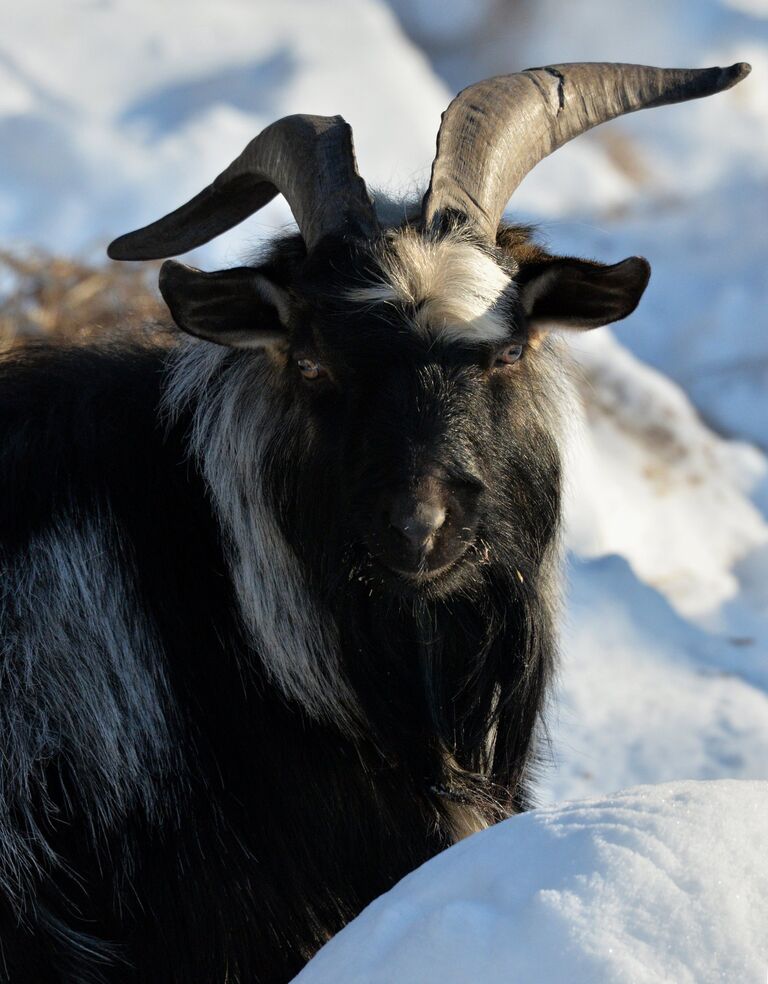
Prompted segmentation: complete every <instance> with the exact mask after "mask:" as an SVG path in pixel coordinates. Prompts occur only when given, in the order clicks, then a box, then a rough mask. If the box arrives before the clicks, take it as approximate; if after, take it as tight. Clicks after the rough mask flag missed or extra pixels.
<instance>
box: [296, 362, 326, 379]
mask: <svg viewBox="0 0 768 984" xmlns="http://www.w3.org/2000/svg"><path fill="white" fill-rule="evenodd" d="M296 365H297V366H298V367H299V372H300V373H301V375H302V376H303V377H304V378H305V379H320V378H321V376H327V375H328V374H327V372H326V371H325V369H324V368H323V366H321V365H320V363H319V362H315V360H314V359H297V361H296Z"/></svg>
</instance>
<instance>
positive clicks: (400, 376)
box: [284, 232, 558, 596]
mask: <svg viewBox="0 0 768 984" xmlns="http://www.w3.org/2000/svg"><path fill="white" fill-rule="evenodd" d="M364 267H365V269H361V266H360V264H359V263H358V264H357V273H356V275H355V276H354V277H352V278H350V279H349V281H348V282H347V283H346V284H342V285H339V288H338V289H337V292H336V294H335V296H334V297H332V298H328V297H327V295H326V297H325V298H324V299H323V300H322V301H320V303H317V302H316V303H315V304H314V305H309V304H308V305H307V306H306V308H305V310H304V312H303V315H302V313H299V314H298V316H297V324H296V329H295V331H294V333H293V338H292V341H291V346H290V350H289V352H288V353H287V358H286V362H285V366H284V371H285V372H286V373H287V374H288V375H292V376H293V385H295V387H296V390H297V392H296V397H297V399H299V400H301V401H302V404H303V407H304V408H305V409H304V412H305V414H306V416H307V418H308V419H309V420H311V426H310V428H309V429H308V430H309V433H310V434H311V443H312V446H313V449H312V457H313V458H314V460H315V463H316V469H322V468H323V467H324V464H323V463H325V467H327V468H328V469H330V475H332V476H333V478H332V483H331V485H330V487H329V492H330V493H331V494H332V495H334V499H335V503H334V506H335V512H336V515H337V516H339V515H346V516H347V517H348V523H347V524H346V528H345V529H344V530H343V537H342V538H341V540H340V542H339V548H340V549H339V553H340V559H341V563H342V567H343V568H344V571H343V573H344V574H346V575H348V576H352V577H358V578H361V579H362V581H363V583H364V584H365V585H368V586H369V587H370V588H371V589H372V590H377V591H378V590H385V591H394V592H396V593H399V594H413V593H415V592H416V593H424V594H429V595H431V596H434V595H437V594H443V593H445V592H447V591H450V590H453V589H456V588H457V587H459V586H460V585H462V584H463V583H464V582H465V581H466V579H467V578H469V577H472V576H474V575H475V573H476V570H477V567H478V566H479V565H483V564H487V563H489V562H490V561H491V557H492V554H493V553H494V551H496V550H497V549H500V548H501V544H500V543H499V542H498V541H499V539H500V535H501V534H503V538H504V540H505V541H507V542H505V545H504V548H505V551H506V550H508V548H509V545H510V544H509V542H508V541H509V539H510V536H512V537H513V538H514V529H515V526H516V522H515V519H517V521H518V522H519V523H521V524H522V525H523V526H524V528H525V531H526V536H529V535H530V533H531V517H528V516H522V515H520V513H521V503H520V499H521V498H522V499H525V498H526V497H527V496H526V493H525V492H523V493H522V494H521V491H520V489H521V486H523V487H527V488H528V489H531V488H533V487H534V486H536V485H537V486H538V487H539V488H540V489H541V488H542V487H544V488H546V490H547V491H546V495H545V498H546V501H545V502H544V503H542V505H543V510H542V512H543V513H545V514H546V518H544V516H542V517H541V518H540V519H539V520H538V521H537V520H536V519H534V520H533V522H534V523H536V525H538V526H541V525H542V520H543V521H544V523H547V522H549V523H550V524H551V523H552V522H553V521H554V516H555V514H556V509H555V508H554V506H555V503H556V500H557V492H558V487H557V455H556V451H555V446H554V442H553V441H552V440H551V438H550V435H549V428H548V427H547V424H546V422H545V418H546V417H547V414H546V412H545V413H542V412H540V411H541V407H540V401H541V400H542V399H543V400H544V401H546V399H547V396H546V393H542V391H541V390H542V386H541V372H540V370H539V369H538V367H537V364H536V363H537V361H539V362H540V361H541V358H540V356H539V355H538V354H537V353H535V352H534V350H533V348H532V346H531V339H530V338H529V332H528V326H527V323H526V319H525V317H524V314H523V311H522V307H521V303H520V300H519V298H518V296H517V290H516V286H515V284H514V281H513V280H512V278H511V277H510V276H509V274H508V273H507V272H506V271H505V270H503V269H502V267H501V266H499V265H498V264H497V263H496V262H495V261H494V259H493V258H491V257H490V256H489V255H487V254H485V253H483V252H482V251H480V250H478V249H476V248H475V247H474V246H472V245H470V244H468V243H467V242H466V241H462V240H461V238H460V237H457V236H454V237H449V238H447V239H442V240H440V241H437V242H435V241H427V240H425V239H423V238H421V237H420V236H417V235H416V234H414V233H411V232H405V233H399V234H397V235H394V236H393V237H391V238H390V239H389V240H388V241H386V242H385V243H384V244H383V245H382V246H381V247H380V249H379V250H378V251H377V253H376V254H374V256H370V255H369V256H368V257H366V258H365V264H364ZM345 269H347V270H349V269H350V264H349V263H347V264H345ZM534 431H535V436H534V433H533V432H534ZM313 470H315V469H313ZM532 472H535V473H536V474H532ZM340 505H341V506H342V508H341V509H340V508H339V506H340ZM542 532H544V531H543V530H542ZM548 539H549V537H548V536H545V537H543V538H542V542H544V541H546V540H548ZM519 546H520V552H521V555H522V554H524V553H525V551H524V549H523V544H522V543H521V544H519ZM505 559H506V558H505Z"/></svg>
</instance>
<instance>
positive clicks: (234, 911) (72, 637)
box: [0, 64, 748, 984]
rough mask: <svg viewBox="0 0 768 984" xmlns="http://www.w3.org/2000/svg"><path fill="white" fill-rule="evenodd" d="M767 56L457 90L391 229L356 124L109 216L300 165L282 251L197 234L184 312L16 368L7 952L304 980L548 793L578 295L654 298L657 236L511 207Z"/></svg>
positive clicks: (167, 223) (308, 131)
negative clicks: (541, 769)
mask: <svg viewBox="0 0 768 984" xmlns="http://www.w3.org/2000/svg"><path fill="white" fill-rule="evenodd" d="M747 71H748V66H744V65H735V66H733V67H731V68H729V69H706V70H700V71H696V70H690V71H689V70H671V69H670V70H662V69H652V68H647V67H640V66H624V65H610V64H605V65H603V64H595V65H578V64H577V65H560V66H554V67H549V68H546V69H535V70H529V71H527V72H522V73H519V74H515V75H510V76H504V77H500V78H496V79H491V80H489V81H486V82H482V83H478V84H477V85H474V86H471V87H470V88H469V89H467V90H465V91H464V92H462V93H460V94H459V96H457V97H456V99H455V100H454V101H453V102H452V103H451V105H450V106H449V108H448V110H447V111H446V113H445V114H444V116H443V121H442V124H441V127H440V130H439V134H438V142H437V155H436V158H435V161H434V164H433V168H432V175H431V181H430V185H429V189H428V191H427V193H426V196H425V198H424V200H423V203H422V206H421V208H420V209H415V210H411V211H410V212H408V214H407V215H406V216H405V217H403V218H401V219H400V220H399V221H398V222H396V223H394V224H389V225H388V224H387V223H386V222H384V221H383V220H382V219H381V218H380V216H379V215H378V214H377V211H376V209H375V207H374V205H373V204H372V202H371V199H370V198H369V196H368V193H367V191H366V188H365V185H364V183H363V181H362V179H361V178H360V177H359V175H358V173H357V170H356V166H355V160H354V153H353V147H352V140H351V131H350V128H349V127H348V126H347V124H346V123H345V122H344V121H343V120H342V119H341V118H340V117H333V118H322V117H312V116H292V117H287V118H285V119H282V120H279V121H278V122H276V123H274V124H272V125H271V126H269V127H267V129H265V130H264V131H263V132H262V133H261V134H260V135H259V136H257V137H256V138H255V139H254V140H253V141H252V142H251V143H250V144H249V145H248V147H247V148H246V149H245V151H244V152H243V153H242V155H241V156H240V157H239V158H237V160H235V161H234V163H233V164H231V165H230V166H229V167H228V168H227V169H226V170H225V171H224V172H223V173H222V174H221V175H220V176H219V177H218V178H216V180H215V181H214V182H213V183H212V184H211V185H210V186H209V187H207V188H206V189H204V190H203V191H202V192H201V193H200V194H199V195H197V196H196V197H195V198H193V199H192V200H191V201H190V202H188V203H187V204H186V205H183V206H182V207H181V208H179V209H177V210H176V211H175V212H172V213H170V214H169V215H167V216H166V217H165V218H162V219H160V220H159V221H157V222H155V223H153V224H152V225H150V226H147V227H146V228H144V229H141V230H138V231H137V232H134V233H130V234H128V235H126V236H123V237H121V238H120V239H118V240H116V241H115V242H114V243H113V244H112V246H111V247H110V255H111V256H112V257H114V258H117V259H134V260H136V259H150V258H161V257H169V256H175V255H178V254H181V253H184V252H186V251H188V250H190V249H192V248H193V247H196V246H199V245H201V244H202V243H204V242H206V241H208V240H210V239H211V238H212V237H214V236H216V235H218V234H219V233H221V232H223V231H224V230H226V229H228V228H230V227H231V226H233V225H235V224H236V223H238V222H240V221H241V220H243V219H244V218H246V217H247V216H248V215H250V214H251V213H253V212H254V211H255V210H257V209H259V208H261V206H263V205H264V204H265V203H266V202H267V201H269V200H270V199H271V198H272V197H274V196H275V195H276V194H278V193H282V194H283V195H284V196H285V197H286V198H287V200H288V203H289V204H290V206H291V209H292V211H293V214H294V216H295V218H296V220H297V224H298V228H299V235H292V236H288V237H286V238H284V239H281V240H278V241H276V242H274V243H273V244H272V245H271V247H270V248H269V250H268V252H267V253H266V255H265V256H264V258H263V260H262V262H260V263H257V264H255V265H251V266H245V267H241V268H237V269H231V270H225V271H220V272H213V273H203V272H200V271H198V270H194V269H192V268H190V267H185V266H183V265H181V264H179V263H177V262H175V261H173V260H168V261H167V262H166V263H165V264H164V265H163V268H162V271H161V277H160V288H161V292H162V294H163V296H164V298H165V300H166V302H167V304H168V307H169V309H170V311H171V314H172V316H173V319H174V321H175V323H176V325H177V326H178V328H179V329H180V330H181V332H183V333H186V334H187V335H190V336H195V337H193V338H191V339H187V340H185V341H184V342H179V344H177V345H175V346H173V347H172V348H171V349H170V350H168V348H167V347H163V348H160V347H156V348H153V347H152V346H151V345H148V344H146V343H144V344H142V345H133V346H131V345H130V344H126V345H121V346H117V347H116V346H114V345H102V346H98V345H92V346H90V347H83V348H72V349H59V348H54V347H49V348H45V347H28V348H24V349H19V350H18V351H17V352H15V353H14V354H13V355H10V356H8V357H6V359H5V360H4V361H3V363H2V364H1V365H0V427H1V429H2V442H1V447H2V450H1V451H0V455H1V460H2V469H1V471H0V485H1V488H2V492H1V493H0V495H1V497H2V498H1V501H2V508H1V509H0V561H1V563H2V570H3V579H2V587H1V592H2V594H1V596H0V639H1V640H2V642H1V645H2V664H1V670H0V672H1V673H2V705H1V706H0V734H1V735H2V750H3V754H2V758H0V797H1V800H0V802H1V803H2V807H1V812H0V976H2V979H3V980H5V981H8V982H13V984H17V982H24V984H30V982H36V984H53V982H57V984H58V982H99V981H102V982H126V984H127V982H139V981H141V982H152V984H163V982H183V984H195V982H205V984H214V982H221V984H223V982H225V981H228V982H238V981H239V982H246V981H247V982H259V981H261V982H280V981H287V980H288V979H290V978H291V977H292V976H293V975H294V974H295V973H297V972H298V971H299V970H300V968H301V967H302V965H303V964H304V963H305V961H306V960H307V959H309V958H310V957H311V956H312V954H313V953H314V952H315V951H316V950H317V948H318V947H319V946H321V945H322V944H323V942H325V941H326V940H327V939H328V938H329V937H330V936H332V935H333V934H334V933H336V932H337V931H338V930H339V929H340V928H341V927H342V926H343V925H344V924H345V923H346V922H347V921H348V920H350V919H351V918H352V917H354V916H355V915H356V914H357V913H358V912H359V911H360V910H361V909H362V908H363V907H364V906H365V905H366V904H367V903H368V902H369V901H371V900H372V899H373V898H375V897H376V896H378V895H379V894H381V893H382V892H384V891H386V890H387V889H388V888H389V887H390V886H392V885H393V884H394V883H395V882H396V881H397V880H398V879H399V878H401V877H402V876H403V875H405V874H406V873H407V872H409V871H411V870H412V869H414V868H415V867H416V866H417V865H419V864H421V863H422V862H424V861H426V860H427V859H428V858H430V857H431V856H433V855H434V854H436V853H437V852H439V851H441V850H443V849H444V848H446V847H447V846H449V845H450V844H452V843H454V842H455V841H456V840H457V839H459V838H460V837H462V836H464V835H466V834H468V833H470V832H472V831H473V830H477V829H479V828H481V827H483V826H486V825H488V824H490V823H493V822H495V821H496V820H498V819H500V818H502V817H504V816H507V815H509V814H511V813H514V812H516V811H520V810H524V809H526V807H528V805H529V804H530V802H531V796H532V792H531V782H532V775H533V772H534V770H535V765H536V749H537V737H538V736H539V734H540V728H541V720H542V713H543V710H544V708H545V702H546V698H547V693H548V682H549V681H550V679H551V677H552V673H553V669H554V666H555V658H556V639H555V622H556V611H557V598H558V587H557V580H558V528H559V521H560V486H561V452H560V442H561V439H562V434H563V430H564V427H565V426H566V424H567V418H568V416H569V413H570V411H569V404H568V389H567V385H566V384H565V383H564V382H563V376H564V374H563V364H564V362H563V359H564V356H563V353H562V351H561V350H560V349H559V347H558V344H557V341H556V339H555V337H554V335H552V334H551V333H550V330H549V329H550V327H551V325H552V324H553V323H556V324H558V325H561V326H566V327H570V328H575V329H585V328H594V327H596V326H598V325H603V324H607V323H609V322H612V321H616V320H618V319H620V318H624V317H625V316H626V315H628V314H629V313H630V312H631V311H632V310H633V309H634V308H635V306H636V305H637V303H638V301H639V300H640V297H641V295H642V293H643V291H644V289H645V286H646V283H647V281H648V277H649V266H648V264H647V262H646V261H645V260H643V259H641V258H638V257H630V258H629V259H626V260H624V261H622V262H620V263H616V264H613V265H608V266H607V265H603V264H601V263H597V262H592V261H587V260H581V259H576V258H571V257H556V256H552V255H550V254H549V253H547V252H546V251H545V250H544V249H543V248H541V247H540V246H538V245H536V244H535V242H534V241H533V238H532V235H531V232H530V230H528V229H526V228H523V227H520V226H507V225H504V224H502V223H501V216H502V212H503V210H504V208H505V206H506V203H507V201H508V199H509V198H510V196H511V194H512V192H513V191H514V189H515V187H516V186H517V185H518V184H519V182H520V181H521V180H522V178H523V177H524V175H525V174H526V173H527V172H528V171H530V170H531V168H532V167H534V166H535V164H536V163H537V162H538V161H539V160H541V159H542V158H543V157H545V156H546V155H547V154H549V153H550V152H552V151H553V150H555V149H556V148H557V147H558V146H560V145H561V144H563V143H565V142H566V141H567V140H570V139H571V138H572V137H574V136H576V135H577V134H579V133H581V132H583V131H584V130H586V129H588V128H589V127H592V126H594V125H596V124H598V123H600V122H603V121H605V120H608V119H611V118H613V117H616V116H618V115H620V114H622V113H627V112H631V111H633V110H636V109H640V108H643V107H646V106H656V105H662V104H664V103H670V102H676V101H681V100H686V99H692V98H696V97H699V96H704V95H709V94H712V93H714V92H718V91H720V90H722V89H725V88H728V87H730V86H731V85H733V84H735V83H736V82H737V81H739V80H740V79H741V78H743V77H744V76H745V75H746V73H747Z"/></svg>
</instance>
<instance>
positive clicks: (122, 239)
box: [107, 232, 168, 260]
mask: <svg viewBox="0 0 768 984" xmlns="http://www.w3.org/2000/svg"><path fill="white" fill-rule="evenodd" d="M163 255H165V256H167V255H168V254H167V253H166V254H163V253H158V252H157V250H153V249H152V248H147V246H146V244H144V245H141V244H139V243H138V242H137V241H136V234H135V233H133V232H126V233H125V235H123V236H118V237H117V239H113V240H112V242H111V243H110V244H109V246H107V256H108V257H109V258H110V260H160V259H162V258H163Z"/></svg>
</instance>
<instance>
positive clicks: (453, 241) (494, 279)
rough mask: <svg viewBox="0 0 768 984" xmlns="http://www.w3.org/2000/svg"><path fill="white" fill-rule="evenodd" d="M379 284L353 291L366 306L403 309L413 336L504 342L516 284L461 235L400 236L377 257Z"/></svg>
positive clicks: (405, 233)
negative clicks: (433, 237)
mask: <svg viewBox="0 0 768 984" xmlns="http://www.w3.org/2000/svg"><path fill="white" fill-rule="evenodd" d="M378 260H379V264H380V266H381V270H382V278H381V280H380V281H379V282H378V283H375V284H371V285H370V286H367V287H358V288H355V289H354V290H350V291H349V292H348V293H347V297H349V299H350V300H353V301H356V302H358V303H362V304H392V305H396V306H402V307H403V308H404V309H405V310H406V312H407V316H408V322H409V323H410V325H411V326H412V328H413V329H414V331H416V332H418V333H419V334H422V335H424V336H426V337H430V338H443V339H446V340H448V341H464V342H467V341H475V342H491V343H493V342H501V341H503V340H504V339H505V338H506V337H507V336H508V334H509V324H508V319H507V303H506V301H507V300H508V299H509V298H510V297H512V296H513V295H514V291H515V284H514V282H513V281H512V279H511V278H510V276H509V275H508V274H507V273H505V271H504V270H502V269H501V267H499V266H498V265H497V264H496V263H495V262H494V261H493V260H492V259H491V257H490V256H488V255H486V254H485V253H484V252H483V251H482V250H481V249H479V248H478V247H477V246H475V245H474V244H473V243H471V242H468V241H467V239H466V237H465V236H462V234H461V233H460V232H454V233H448V234H447V235H445V236H443V237H441V238H439V239H437V238H435V239H430V238H426V237H424V236H422V235H421V234H420V233H418V232H416V231H415V230H413V229H404V230H399V231H398V232H396V233H394V235H393V236H392V239H391V240H390V241H389V243H388V244H387V246H386V248H385V249H384V250H383V252H382V254H381V255H380V256H379V257H378Z"/></svg>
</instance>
